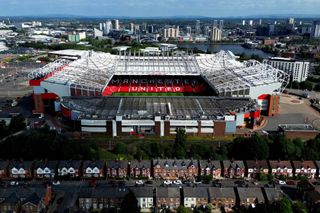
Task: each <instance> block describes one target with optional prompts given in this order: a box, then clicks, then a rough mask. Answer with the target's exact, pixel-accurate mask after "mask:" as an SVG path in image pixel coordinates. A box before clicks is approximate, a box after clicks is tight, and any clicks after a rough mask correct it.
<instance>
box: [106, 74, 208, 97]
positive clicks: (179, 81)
mask: <svg viewBox="0 0 320 213" xmlns="http://www.w3.org/2000/svg"><path fill="white" fill-rule="evenodd" d="M208 88H209V87H208V86H207V85H206V84H205V82H204V81H203V80H202V78H201V77H200V76H165V77H164V76H114V78H113V79H111V81H110V82H109V84H108V85H107V86H106V87H105V89H104V91H103V92H102V95H103V96H111V95H112V94H113V93H115V92H120V93H128V92H132V93H137V92H143V93H157V92H158V93H203V92H205V91H206V90H207V89H208Z"/></svg>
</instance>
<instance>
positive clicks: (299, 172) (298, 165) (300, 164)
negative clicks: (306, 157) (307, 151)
mask: <svg viewBox="0 0 320 213" xmlns="http://www.w3.org/2000/svg"><path fill="white" fill-rule="evenodd" d="M292 165H293V174H294V176H305V177H307V178H312V179H313V178H315V176H316V173H317V167H316V165H315V164H314V162H313V161H292Z"/></svg>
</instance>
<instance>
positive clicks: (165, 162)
mask: <svg viewBox="0 0 320 213" xmlns="http://www.w3.org/2000/svg"><path fill="white" fill-rule="evenodd" d="M157 165H160V166H161V167H163V168H165V169H187V168H188V167H190V166H192V165H194V166H195V167H196V168H197V167H198V162H197V160H190V159H181V160H176V159H161V160H159V159H155V160H153V166H154V167H155V166H157Z"/></svg>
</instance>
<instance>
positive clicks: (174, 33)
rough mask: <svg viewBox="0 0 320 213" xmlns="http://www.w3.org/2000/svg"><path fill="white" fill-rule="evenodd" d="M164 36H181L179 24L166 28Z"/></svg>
mask: <svg viewBox="0 0 320 213" xmlns="http://www.w3.org/2000/svg"><path fill="white" fill-rule="evenodd" d="M163 35H164V37H165V38H177V37H179V26H177V27H176V28H173V27H169V28H166V29H164V34H163Z"/></svg>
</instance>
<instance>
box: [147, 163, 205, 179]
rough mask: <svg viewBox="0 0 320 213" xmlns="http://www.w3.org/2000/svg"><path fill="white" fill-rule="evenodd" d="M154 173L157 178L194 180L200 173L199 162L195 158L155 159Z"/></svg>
mask: <svg viewBox="0 0 320 213" xmlns="http://www.w3.org/2000/svg"><path fill="white" fill-rule="evenodd" d="M153 173H154V178H156V179H167V180H177V179H183V180H187V179H188V180H194V179H195V178H196V177H197V176H198V174H199V167H198V162H197V161H195V160H188V159H183V160H176V159H167V160H159V159H157V160H153Z"/></svg>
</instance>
